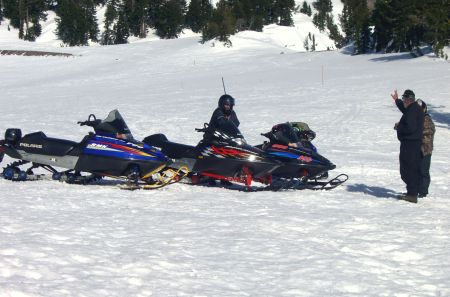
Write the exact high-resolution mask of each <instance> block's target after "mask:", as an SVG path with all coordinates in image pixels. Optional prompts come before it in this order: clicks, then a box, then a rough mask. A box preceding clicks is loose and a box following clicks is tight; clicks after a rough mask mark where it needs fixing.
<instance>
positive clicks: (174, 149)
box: [143, 134, 198, 159]
mask: <svg viewBox="0 0 450 297" xmlns="http://www.w3.org/2000/svg"><path fill="white" fill-rule="evenodd" d="M143 142H144V143H146V144H148V145H151V146H155V147H159V148H161V150H162V152H163V153H164V154H166V155H167V156H168V157H169V158H174V159H181V158H193V159H195V158H197V155H198V154H197V152H196V149H195V147H194V146H191V145H187V144H181V143H176V142H171V141H169V140H168V139H167V137H166V136H165V135H164V134H153V135H150V136H148V137H146V138H144V140H143Z"/></svg>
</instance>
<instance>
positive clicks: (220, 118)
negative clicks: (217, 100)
mask: <svg viewBox="0 0 450 297" xmlns="http://www.w3.org/2000/svg"><path fill="white" fill-rule="evenodd" d="M229 122H232V123H233V124H234V125H236V127H239V124H240V122H239V120H238V118H237V115H236V113H235V112H234V110H232V111H231V113H230V115H228V116H227V115H226V114H225V113H224V112H223V111H222V110H221V109H220V108H216V110H214V113H213V115H212V116H211V120H210V121H209V127H210V128H214V129H221V127H223V126H224V125H226V124H229Z"/></svg>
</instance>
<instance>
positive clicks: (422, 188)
mask: <svg viewBox="0 0 450 297" xmlns="http://www.w3.org/2000/svg"><path fill="white" fill-rule="evenodd" d="M430 165H431V154H428V155H426V156H423V157H422V160H421V162H420V182H419V194H421V195H428V187H429V186H430V181H431V177H430Z"/></svg>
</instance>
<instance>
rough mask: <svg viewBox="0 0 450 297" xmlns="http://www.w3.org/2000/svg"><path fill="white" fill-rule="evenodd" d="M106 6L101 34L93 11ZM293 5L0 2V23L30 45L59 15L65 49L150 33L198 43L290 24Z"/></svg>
mask: <svg viewBox="0 0 450 297" xmlns="http://www.w3.org/2000/svg"><path fill="white" fill-rule="evenodd" d="M98 5H103V6H105V7H106V13H105V20H104V23H103V26H104V30H103V33H102V34H100V33H99V32H100V30H99V28H98V25H97V23H98V20H97V17H96V7H98ZM294 8H295V1H294V0H220V1H219V2H218V3H217V5H216V7H213V5H212V4H211V2H210V1H209V0H191V1H190V3H189V6H187V5H186V1H185V0H0V22H1V21H2V19H3V17H6V18H9V19H10V24H11V26H12V27H14V28H17V29H19V38H21V39H25V40H30V41H33V40H35V39H36V38H37V37H38V36H39V35H40V34H41V33H42V27H41V25H40V24H39V22H40V21H44V20H46V17H47V11H49V10H52V11H55V13H56V15H57V19H56V23H57V30H56V35H57V36H58V38H59V39H61V40H62V42H63V43H64V44H67V45H70V46H75V45H87V44H88V42H89V41H90V40H91V41H94V42H100V43H101V44H105V45H106V44H120V43H127V42H128V38H129V37H130V36H136V37H139V38H145V37H146V36H147V34H148V32H149V29H154V30H155V33H156V34H157V35H158V36H159V37H161V38H177V37H178V36H179V34H180V33H181V31H182V29H183V28H189V29H192V31H194V32H197V33H201V34H202V42H205V41H207V40H210V39H213V38H217V39H219V40H220V41H223V42H229V37H230V35H233V34H235V33H236V32H239V31H242V30H255V31H262V28H263V26H264V25H268V24H273V23H275V24H279V25H283V26H291V25H293V20H292V13H293V11H294Z"/></svg>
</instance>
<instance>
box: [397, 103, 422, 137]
mask: <svg viewBox="0 0 450 297" xmlns="http://www.w3.org/2000/svg"><path fill="white" fill-rule="evenodd" d="M395 104H396V105H397V107H398V109H399V110H400V111H401V112H402V113H403V116H402V118H401V119H400V122H399V123H398V126H397V138H398V140H400V141H401V142H402V141H410V140H417V141H422V133H423V121H424V113H423V111H422V109H421V108H420V106H419V104H417V102H413V103H411V104H410V105H409V106H408V107H407V108H405V107H404V106H403V102H402V100H400V99H397V100H395Z"/></svg>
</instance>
